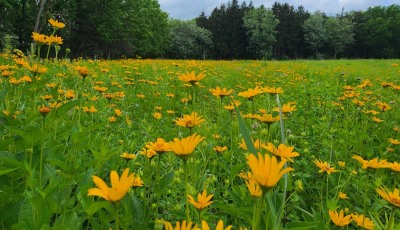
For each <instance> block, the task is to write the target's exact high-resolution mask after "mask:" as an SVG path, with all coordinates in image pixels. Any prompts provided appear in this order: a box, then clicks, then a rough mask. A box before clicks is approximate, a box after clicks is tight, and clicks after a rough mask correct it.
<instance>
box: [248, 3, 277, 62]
mask: <svg viewBox="0 0 400 230" xmlns="http://www.w3.org/2000/svg"><path fill="white" fill-rule="evenodd" d="M243 20H244V27H245V28H246V30H247V33H248V35H249V36H250V43H249V48H250V49H251V50H252V51H253V52H254V54H255V55H256V57H257V58H267V57H268V55H271V53H272V45H273V44H274V43H275V42H276V39H275V35H276V26H277V25H278V23H279V20H278V19H276V18H275V17H274V14H273V13H272V10H268V9H266V8H265V7H264V6H261V7H259V8H256V9H252V10H249V11H248V12H247V13H246V14H245V16H244V19H243Z"/></svg>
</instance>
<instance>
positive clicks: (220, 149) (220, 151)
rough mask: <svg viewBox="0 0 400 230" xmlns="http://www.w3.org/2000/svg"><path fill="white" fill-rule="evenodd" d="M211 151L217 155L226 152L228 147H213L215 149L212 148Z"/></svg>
mask: <svg viewBox="0 0 400 230" xmlns="http://www.w3.org/2000/svg"><path fill="white" fill-rule="evenodd" d="M213 150H214V151H215V152H217V153H222V152H225V151H226V150H228V147H226V146H223V147H221V146H215V147H214V148H213Z"/></svg>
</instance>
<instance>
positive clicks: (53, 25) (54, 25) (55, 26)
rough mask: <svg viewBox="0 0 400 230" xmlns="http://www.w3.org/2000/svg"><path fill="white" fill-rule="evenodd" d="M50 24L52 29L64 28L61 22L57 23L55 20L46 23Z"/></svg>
mask: <svg viewBox="0 0 400 230" xmlns="http://www.w3.org/2000/svg"><path fill="white" fill-rule="evenodd" d="M48 22H49V23H50V25H51V26H52V27H53V28H54V29H62V28H64V27H65V24H64V23H62V22H59V21H57V20H54V19H49V21H48Z"/></svg>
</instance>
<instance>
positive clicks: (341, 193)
mask: <svg viewBox="0 0 400 230" xmlns="http://www.w3.org/2000/svg"><path fill="white" fill-rule="evenodd" d="M339 198H340V199H349V197H347V194H346V193H344V192H339Z"/></svg>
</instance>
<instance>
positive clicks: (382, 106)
mask: <svg viewBox="0 0 400 230" xmlns="http://www.w3.org/2000/svg"><path fill="white" fill-rule="evenodd" d="M376 105H377V106H378V107H379V109H380V110H381V111H382V112H385V111H388V110H389V109H391V108H392V106H390V105H389V104H388V103H386V102H377V103H376Z"/></svg>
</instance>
